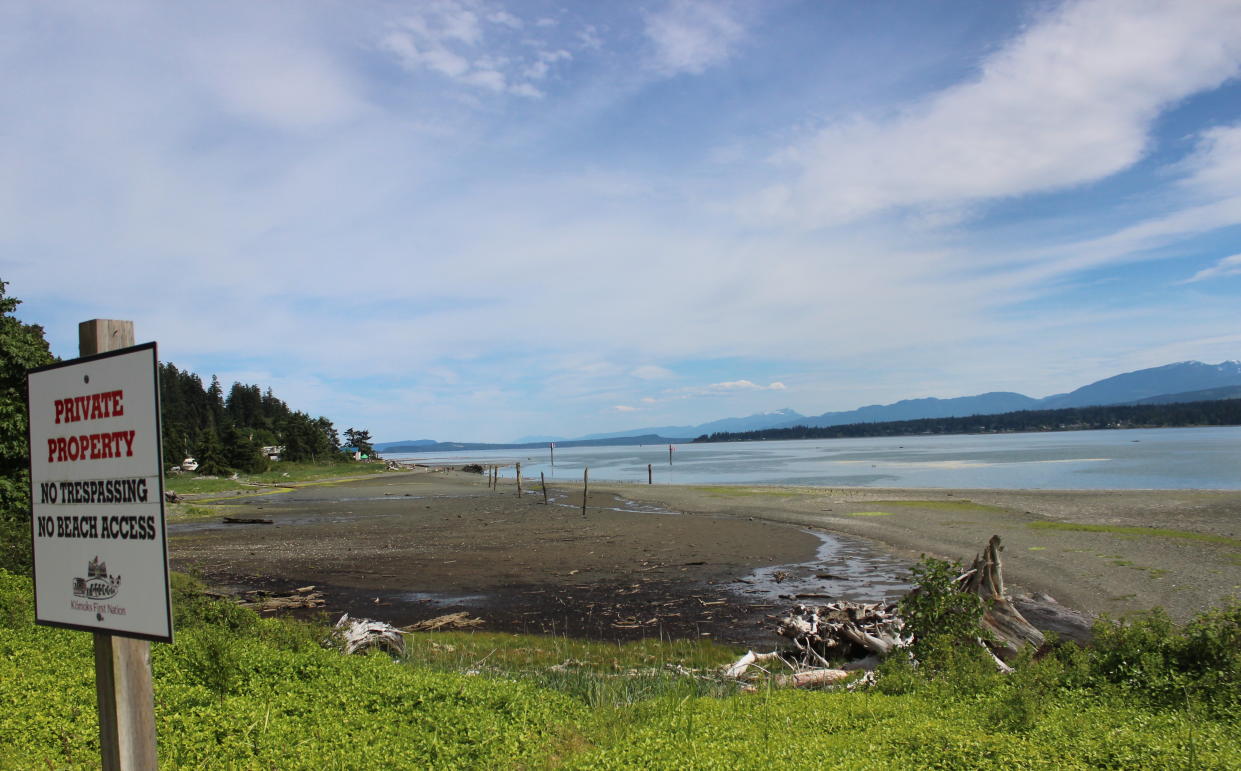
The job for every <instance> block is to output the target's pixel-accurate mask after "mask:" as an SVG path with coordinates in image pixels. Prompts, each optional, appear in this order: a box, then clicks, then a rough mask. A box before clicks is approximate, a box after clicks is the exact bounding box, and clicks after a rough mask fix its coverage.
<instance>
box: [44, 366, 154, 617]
mask: <svg viewBox="0 0 1241 771" xmlns="http://www.w3.org/2000/svg"><path fill="white" fill-rule="evenodd" d="M157 377H158V367H157V357H156V351H155V343H146V344H145V345H139V346H135V347H132V348H125V349H122V350H119V351H111V352H109V353H103V354H99V355H98V356H87V357H84V358H81V359H74V360H73V361H68V362H64V363H61V364H53V365H51V366H48V367H40V368H39V369H35V370H31V371H30V372H29V374H28V375H27V376H26V381H27V385H28V386H29V393H30V481H31V497H32V501H33V505H32V515H33V516H32V518H31V529H32V530H33V533H34V584H35V621H36V622H38V623H40V624H47V625H50V626H65V627H71V628H74V629H85V630H89V631H96V632H107V633H109V634H115V635H122V636H126V637H140V638H144V639H148V640H158V641H162V642H172V605H171V600H170V594H169V585H168V548H167V539H166V535H165V532H164V478H163V473H162V470H163V462H162V455H161V452H160V432H159V388H158V383H157Z"/></svg>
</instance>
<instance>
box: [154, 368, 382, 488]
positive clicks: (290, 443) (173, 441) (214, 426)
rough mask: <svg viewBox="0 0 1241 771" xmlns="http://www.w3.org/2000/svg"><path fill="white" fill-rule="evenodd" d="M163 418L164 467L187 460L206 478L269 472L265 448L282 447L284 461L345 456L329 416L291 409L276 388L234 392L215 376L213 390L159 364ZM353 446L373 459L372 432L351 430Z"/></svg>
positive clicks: (240, 386) (237, 387)
mask: <svg viewBox="0 0 1241 771" xmlns="http://www.w3.org/2000/svg"><path fill="white" fill-rule="evenodd" d="M159 367H160V373H159V375H160V376H159V398H160V415H161V418H162V424H163V436H162V439H163V448H164V462H165V464H167V465H174V464H176V463H179V462H180V461H181V460H182V459H184V458H186V457H193V458H194V459H196V460H197V461H198V464H199V465H198V470H199V472H200V473H205V474H220V473H225V472H228V471H230V470H231V471H244V472H247V473H254V472H257V471H262V470H264V469H265V468H266V467H267V465H268V458H267V456H266V455H265V454H264V453H263V452H262V448H264V447H279V448H281V449H280V451H279V456H280V459H281V460H289V461H317V460H325V459H329V458H335V457H337V456H339V454H340V452H341V449H342V443H341V437H340V434H339V433H338V432H337V430H336V428H335V427H334V426H333V425H332V421H330V420H328V419H327V418H325V417H322V416H320V417H317V418H312V417H311V416H310V415H308V414H307V413H305V412H301V411H299V410H293V409H290V408H289V405H287V404H286V403H285V402H284V401H282V400H281V399H278V398H276V396H275V395H274V394H273V393H272V390H271V388H268V389H267V390H263V389H262V388H260V387H259V386H257V385H248V384H245V383H233V385H232V387H231V388H229V390H228V393H227V394H226V393H225V392H224V388H223V387H222V386H221V385H220V380H219V378H218V377H216V376H214V375H213V376H212V378H211V384H210V385H206V386H204V385H203V381H202V379H201V378H200V377H199V376H198V375H196V374H194V373H193V372H190V371H189V370H182V369H178V368H177V366H176V365H175V364H173V363H171V362H165V363H162V364H160V365H159ZM345 442H346V445H347V446H350V447H356V448H357V449H358V450H360V451H362V452H363V453H364V454H367V455H372V454H373V448H372V447H371V444H370V432H369V431H365V430H357V429H353V428H350V429H348V430H346V431H345Z"/></svg>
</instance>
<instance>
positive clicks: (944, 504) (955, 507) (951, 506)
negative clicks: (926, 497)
mask: <svg viewBox="0 0 1241 771" xmlns="http://www.w3.org/2000/svg"><path fill="white" fill-rule="evenodd" d="M875 505H876V506H906V507H909V508H915V509H936V510H939V511H990V512H994V513H997V514H1002V513H1007V512H1008V509H1005V508H1002V507H1000V506H988V505H987V504H985V503H974V502H973V501H967V500H960V501H875Z"/></svg>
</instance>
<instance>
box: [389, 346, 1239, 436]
mask: <svg viewBox="0 0 1241 771" xmlns="http://www.w3.org/2000/svg"><path fill="white" fill-rule="evenodd" d="M1235 398H1241V361H1224V362H1220V363H1219V364H1204V363H1203V362H1200V361H1182V362H1177V363H1175V364H1165V365H1164V366H1162V367H1151V368H1149V369H1140V370H1137V371H1135V372H1125V373H1122V374H1119V375H1113V376H1112V377H1109V378H1104V379H1103V380H1099V381H1096V382H1094V383H1090V384H1088V385H1084V386H1082V387H1081V388H1078V389H1076V390H1074V391H1070V392H1068V393H1063V394H1053V395H1051V396H1045V397H1043V398H1041V399H1035V398H1032V397H1029V396H1025V395H1024V394H1019V393H1015V392H1011V391H992V392H989V393H983V394H978V395H976V396H958V397H954V398H950V399H937V398H935V397H927V398H921V399H902V400H901V401H898V402H893V403H892V404H871V405H867V406H865V407H859V408H857V409H854V410H846V411H842V412H824V413H823V414H821V415H812V416H806V415H802V414H801V413H799V412H796V411H794V410H791V409H787V408H786V409H780V410H774V411H772V412H762V413H758V414H756V415H749V416H747V417H743V418H723V419H721V420H713V421H711V422H709V423H700V424H698V425H688V426H647V427H643V428H635V429H631V430H629V431H616V432H611V433H602V434H587V435H585V436H580V437H576V438H574V439H563V438H556V437H523V438H522V440H518V442H516V443H514V444H512V445H485V446H486V447H493V448H500V447H516V446H521V445H527V446H529V445H535V444H543V443H546V442H548V441H555V442H564V443H567V442H573V443H581V444H613V443H614V444H639V443H646V444H651V443H657V442H659V441H660V440H661V439H667V438H693V437H697V436H702V435H703V434H713V433H717V432H723V431H728V432H742V431H757V430H761V429H766V428H787V427H792V426H813V427H823V426H839V425H846V424H849V423H877V422H885V421H890V420H917V419H920V418H951V417H966V416H969V415H992V414H998V413H1003V412H1013V411H1016V410H1053V409H1061V408H1064V407H1092V406H1101V405H1111V404H1171V403H1176V402H1193V401H1208V400H1215V399H1235ZM566 446H567V445H566ZM397 447H400V448H401V449H405V448H408V449H409V450H410V451H417V450H431V449H458V448H460V449H482V448H483V447H484V445H479V444H469V445H462V444H457V443H439V442H435V441H434V440H430V439H420V440H410V441H401V442H385V443H382V444H376V445H375V449H377V450H379V451H380V452H385V451H392V450H393V449H394V448H397Z"/></svg>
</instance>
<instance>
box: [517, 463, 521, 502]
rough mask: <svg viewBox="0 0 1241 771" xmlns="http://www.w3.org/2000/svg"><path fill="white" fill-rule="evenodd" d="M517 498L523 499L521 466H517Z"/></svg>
mask: <svg viewBox="0 0 1241 771" xmlns="http://www.w3.org/2000/svg"><path fill="white" fill-rule="evenodd" d="M517 497H518V498H520V497H521V464H520V463H518V464H517Z"/></svg>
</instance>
